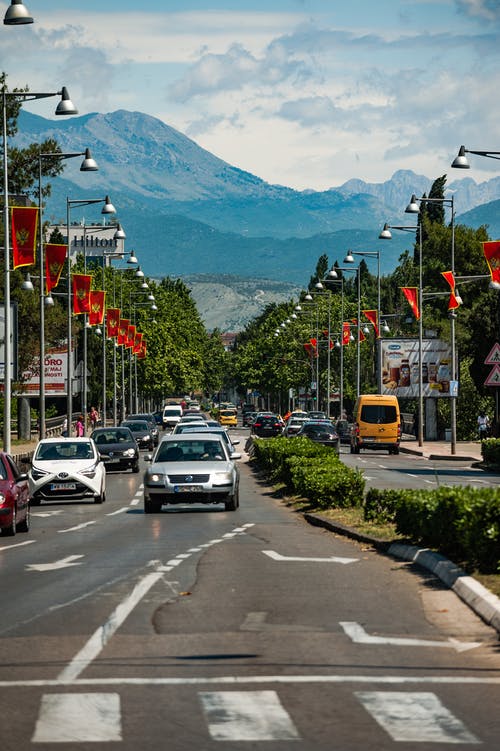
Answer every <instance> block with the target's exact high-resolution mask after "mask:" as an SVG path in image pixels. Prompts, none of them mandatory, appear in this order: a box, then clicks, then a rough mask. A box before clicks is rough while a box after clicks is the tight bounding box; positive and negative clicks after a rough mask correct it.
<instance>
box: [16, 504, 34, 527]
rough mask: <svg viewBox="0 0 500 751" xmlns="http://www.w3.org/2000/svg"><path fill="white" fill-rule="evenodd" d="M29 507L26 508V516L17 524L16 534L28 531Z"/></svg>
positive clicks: (29, 520)
mask: <svg viewBox="0 0 500 751" xmlns="http://www.w3.org/2000/svg"><path fill="white" fill-rule="evenodd" d="M30 522H31V518H30V507H29V506H26V516H25V517H24V519H23V520H22V521H21V522H19V523H18V525H17V531H18V532H29V531H30Z"/></svg>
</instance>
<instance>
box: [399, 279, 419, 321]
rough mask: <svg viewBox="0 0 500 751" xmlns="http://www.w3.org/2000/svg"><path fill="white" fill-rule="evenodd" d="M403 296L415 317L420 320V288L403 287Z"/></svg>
mask: <svg viewBox="0 0 500 751" xmlns="http://www.w3.org/2000/svg"><path fill="white" fill-rule="evenodd" d="M401 289H402V290H403V294H404V296H405V297H406V299H407V300H408V303H409V305H410V308H411V310H412V313H413V315H414V316H415V318H416V319H417V321H419V320H420V310H419V309H418V287H401Z"/></svg>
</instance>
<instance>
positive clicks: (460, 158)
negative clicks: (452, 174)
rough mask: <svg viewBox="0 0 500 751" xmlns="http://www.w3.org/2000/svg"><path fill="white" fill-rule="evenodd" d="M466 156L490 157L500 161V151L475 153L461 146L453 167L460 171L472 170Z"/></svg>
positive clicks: (452, 164)
mask: <svg viewBox="0 0 500 751" xmlns="http://www.w3.org/2000/svg"><path fill="white" fill-rule="evenodd" d="M466 154H475V155H476V156H487V157H490V159H500V151H473V150H472V149H466V148H465V146H460V149H459V151H458V154H457V156H456V157H455V159H454V160H453V162H452V163H451V166H452V167H455V168H458V169H470V164H469V162H468V160H467V157H466V156H465V155H466Z"/></svg>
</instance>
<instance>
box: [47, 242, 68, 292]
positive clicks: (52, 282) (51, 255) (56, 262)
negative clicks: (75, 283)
mask: <svg viewBox="0 0 500 751" xmlns="http://www.w3.org/2000/svg"><path fill="white" fill-rule="evenodd" d="M67 253H68V246H67V245H56V244H55V243H47V245H46V246H45V284H46V287H47V293H49V292H50V291H51V290H53V289H54V287H57V285H58V284H59V279H60V278H61V273H62V270H63V268H64V264H65V262H66V256H67Z"/></svg>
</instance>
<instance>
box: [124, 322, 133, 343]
mask: <svg viewBox="0 0 500 751" xmlns="http://www.w3.org/2000/svg"><path fill="white" fill-rule="evenodd" d="M134 341H135V326H133V325H129V327H128V330H127V336H126V337H125V346H126V347H133V346H134Z"/></svg>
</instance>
